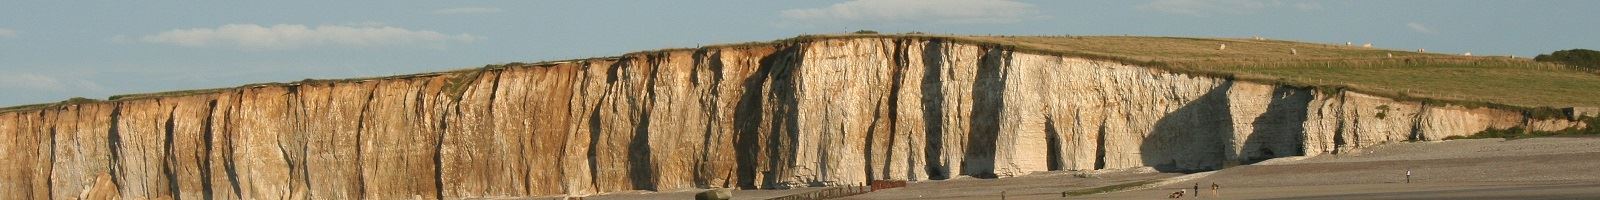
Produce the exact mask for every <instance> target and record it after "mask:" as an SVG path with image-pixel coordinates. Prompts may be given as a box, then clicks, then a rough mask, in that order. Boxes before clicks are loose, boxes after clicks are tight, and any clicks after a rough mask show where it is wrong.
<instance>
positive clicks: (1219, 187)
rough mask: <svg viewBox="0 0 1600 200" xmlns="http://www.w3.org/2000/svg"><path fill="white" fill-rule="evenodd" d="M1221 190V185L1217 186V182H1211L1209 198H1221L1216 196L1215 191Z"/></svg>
mask: <svg viewBox="0 0 1600 200" xmlns="http://www.w3.org/2000/svg"><path fill="white" fill-rule="evenodd" d="M1221 188H1222V185H1217V182H1211V197H1221V195H1218V194H1217V189H1221Z"/></svg>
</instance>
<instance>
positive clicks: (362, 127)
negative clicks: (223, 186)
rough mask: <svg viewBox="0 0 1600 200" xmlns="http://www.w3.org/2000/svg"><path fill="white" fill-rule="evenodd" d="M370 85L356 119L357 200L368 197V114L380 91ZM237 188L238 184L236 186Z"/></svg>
mask: <svg viewBox="0 0 1600 200" xmlns="http://www.w3.org/2000/svg"><path fill="white" fill-rule="evenodd" d="M370 85H372V86H371V87H368V88H367V89H366V91H367V98H366V100H365V101H363V102H362V103H361V113H360V114H357V117H356V132H355V134H356V175H357V177H356V188H358V189H359V191H360V192H361V193H360V194H357V196H356V199H365V198H366V196H367V178H366V174H367V172H366V171H367V169H366V166H367V165H366V161H365V159H364V157H365V154H364V153H362V152H365V151H366V146H367V145H366V141H365V140H364V139H366V137H365V135H366V129H367V113H370V112H372V101H373V100H374V98H376V97H375V96H376V93H377V90H378V88H377V84H370ZM235 187H237V184H235Z"/></svg>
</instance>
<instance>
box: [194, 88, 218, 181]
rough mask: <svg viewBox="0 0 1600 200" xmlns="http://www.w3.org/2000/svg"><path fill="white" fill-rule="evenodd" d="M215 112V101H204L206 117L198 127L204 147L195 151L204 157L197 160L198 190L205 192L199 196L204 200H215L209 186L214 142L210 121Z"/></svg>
mask: <svg viewBox="0 0 1600 200" xmlns="http://www.w3.org/2000/svg"><path fill="white" fill-rule="evenodd" d="M216 112H217V100H216V99H210V100H206V117H205V119H204V120H203V121H204V122H202V124H200V127H201V128H200V135H201V136H200V137H201V138H200V140H201V142H202V143H203V144H204V146H202V147H201V148H200V149H198V150H197V151H200V152H203V153H202V154H201V155H205V157H204V158H199V160H200V170H199V171H200V187H201V188H200V189H201V190H202V191H205V194H201V195H204V197H205V199H215V198H214V195H213V194H212V192H213V191H214V190H213V189H211V187H212V184H211V159H210V157H211V148H212V147H213V144H212V140H214V139H213V138H212V130H211V128H212V127H213V125H212V124H211V123H215V122H214V121H212V119H213V118H215V117H214V116H213V115H212V114H214V113H216Z"/></svg>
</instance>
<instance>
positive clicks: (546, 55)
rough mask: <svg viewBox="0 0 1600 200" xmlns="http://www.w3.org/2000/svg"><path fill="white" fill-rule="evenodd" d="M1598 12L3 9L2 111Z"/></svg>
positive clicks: (1333, 7) (510, 4)
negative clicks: (881, 36) (486, 68)
mask: <svg viewBox="0 0 1600 200" xmlns="http://www.w3.org/2000/svg"><path fill="white" fill-rule="evenodd" d="M261 2H269V3H261ZM1596 10H1600V2H1595V1H1590V0H1545V1H1486V0H1483V1H1461V0H1449V1H1445V0H1417V1H1383V0H1350V1H1295V0H1149V1H1027V0H831V1H733V0H709V1H619V0H593V1H579V2H569V1H448V2H447V1H409V0H401V1H367V2H352V1H302V0H283V1H259V2H238V1H161V0H157V1H34V0H0V107H5V106H13V105H23V104H35V103H50V102H57V101H61V100H65V99H68V98H71V97H85V98H91V99H105V98H106V97H108V96H111V95H117V94H132V93H149V92H161V91H171V90H185V89H204V88H221V87H233V86H239V85H243V84H249V83H261V82H292V81H298V80H303V79H307V78H316V79H332V78H351V77H372V76H388V75H399V74H412V73H424V72H434V71H444V70H452V69H462V68H470V67H481V66H483V65H485V64H497V63H508V62H537V61H544V60H563V59H575V58H588V57H601V56H614V55H620V54H622V53H627V52H635V51H643V50H650V49H660V48H675V47H696V46H701V45H710V44H721V43H737V42H747V41H770V40H775V39H782V38H788V37H794V36H797V35H801V34H818V33H842V32H851V31H855V30H862V29H870V30H876V31H878V32H884V33H901V32H911V31H918V32H926V33H940V34H964V35H1148V36H1184V37H1239V38H1245V37H1252V36H1262V37H1267V38H1272V39H1284V40H1297V41H1306V42H1321V43H1339V44H1342V43H1344V42H1354V43H1356V44H1361V43H1369V42H1370V43H1372V44H1373V45H1375V46H1377V47H1380V48H1392V49H1406V50H1413V49H1418V48H1426V49H1428V51H1429V52H1444V53H1462V52H1472V53H1473V54H1475V55H1518V56H1524V57H1528V56H1534V55H1538V54H1540V53H1548V52H1551V51H1555V50H1563V49H1574V48H1585V49H1600V37H1596V35H1597V34H1596V33H1600V20H1592V19H1600V12H1595V11H1596Z"/></svg>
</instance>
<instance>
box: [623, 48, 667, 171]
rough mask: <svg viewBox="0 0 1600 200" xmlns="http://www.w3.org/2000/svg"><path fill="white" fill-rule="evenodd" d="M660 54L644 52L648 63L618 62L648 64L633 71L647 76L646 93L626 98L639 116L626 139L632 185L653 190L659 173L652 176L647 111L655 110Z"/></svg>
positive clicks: (653, 169) (634, 66) (628, 66)
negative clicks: (640, 70)
mask: <svg viewBox="0 0 1600 200" xmlns="http://www.w3.org/2000/svg"><path fill="white" fill-rule="evenodd" d="M660 56H662V55H658V54H650V55H646V56H645V64H646V65H647V66H636V65H633V64H631V63H633V62H617V63H630V64H626V65H623V67H625V68H634V70H639V69H638V68H645V67H648V68H649V71H643V72H636V73H638V75H642V76H645V77H646V78H647V80H646V82H645V87H644V88H643V89H644V90H645V96H644V97H643V98H642V99H637V98H629V100H630V101H631V102H630V104H631V105H632V109H633V110H634V111H636V112H639V119H638V121H635V123H637V125H634V127H633V136H632V138H631V139H630V141H629V142H628V148H629V150H628V164H629V166H628V168H629V173H628V176H629V177H628V179H629V180H631V181H632V182H633V188H632V189H636V190H656V186H657V184H658V183H657V181H658V180H657V178H658V177H657V176H655V174H657V172H656V169H655V166H653V165H654V161H653V160H652V158H651V151H652V149H651V147H650V117H651V116H650V115H651V114H652V113H654V109H651V107H653V106H654V105H655V102H656V82H657V81H658V78H659V77H661V74H660V69H661V62H660V60H659V59H661V57H660ZM629 60H632V59H629ZM614 73H621V70H618V71H614ZM630 78H631V77H630ZM641 100H642V101H641Z"/></svg>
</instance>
